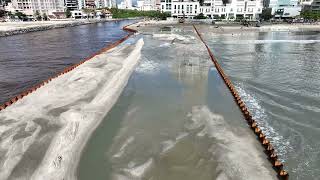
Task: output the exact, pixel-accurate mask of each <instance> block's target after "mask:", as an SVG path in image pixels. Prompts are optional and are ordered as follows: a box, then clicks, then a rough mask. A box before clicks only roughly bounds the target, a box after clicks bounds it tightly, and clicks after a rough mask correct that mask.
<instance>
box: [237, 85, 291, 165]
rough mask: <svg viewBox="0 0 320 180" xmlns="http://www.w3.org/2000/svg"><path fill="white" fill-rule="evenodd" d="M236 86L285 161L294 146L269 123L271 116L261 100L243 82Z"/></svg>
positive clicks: (280, 157)
mask: <svg viewBox="0 0 320 180" xmlns="http://www.w3.org/2000/svg"><path fill="white" fill-rule="evenodd" d="M235 87H236V89H237V91H238V93H239V95H240V96H241V98H242V100H243V101H244V102H245V104H246V105H247V106H248V108H249V109H250V111H251V113H252V116H253V118H254V119H255V120H256V121H257V122H258V124H259V127H260V129H261V130H262V132H263V133H264V134H265V135H266V137H267V138H268V139H269V140H270V142H271V143H272V145H274V147H275V149H276V151H277V153H278V155H279V160H281V161H282V162H283V161H284V158H285V157H286V154H287V152H288V150H289V149H291V148H292V146H291V145H290V142H289V141H288V140H286V139H285V138H284V137H283V136H281V135H280V134H279V133H277V132H276V131H275V130H274V128H273V127H272V126H271V125H270V124H269V123H268V118H269V117H268V115H267V113H266V112H265V109H264V108H263V107H262V106H261V105H260V103H259V101H258V100H257V99H256V98H255V97H254V96H253V95H251V94H250V93H248V92H247V91H246V90H245V88H243V87H242V85H241V84H236V85H235Z"/></svg>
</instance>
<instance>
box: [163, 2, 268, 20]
mask: <svg viewBox="0 0 320 180" xmlns="http://www.w3.org/2000/svg"><path fill="white" fill-rule="evenodd" d="M160 7H161V11H163V12H169V13H171V16H172V17H175V18H181V17H186V18H193V17H194V16H196V15H199V14H200V13H202V14H203V15H205V16H207V17H208V18H212V19H229V20H234V19H243V18H246V19H256V18H258V17H259V15H260V14H261V13H262V9H263V2H262V0H205V1H204V2H203V4H202V5H200V3H199V1H196V0H184V1H182V0H161V6H160Z"/></svg>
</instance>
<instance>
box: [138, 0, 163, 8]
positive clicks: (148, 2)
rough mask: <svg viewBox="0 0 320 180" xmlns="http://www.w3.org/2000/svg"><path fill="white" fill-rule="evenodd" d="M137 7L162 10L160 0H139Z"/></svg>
mask: <svg viewBox="0 0 320 180" xmlns="http://www.w3.org/2000/svg"><path fill="white" fill-rule="evenodd" d="M137 9H138V10H140V11H151V10H160V0H138V1H137Z"/></svg>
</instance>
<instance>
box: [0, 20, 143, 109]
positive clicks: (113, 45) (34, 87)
mask: <svg viewBox="0 0 320 180" xmlns="http://www.w3.org/2000/svg"><path fill="white" fill-rule="evenodd" d="M135 23H137V22H135ZM135 23H132V24H129V25H126V26H123V27H122V29H123V30H124V31H127V32H129V34H127V35H126V36H124V37H123V38H121V39H119V40H117V41H116V42H114V43H112V44H110V45H107V46H106V47H104V48H102V49H100V50H99V51H97V52H95V53H94V54H92V55H91V56H89V57H87V58H85V59H84V60H82V61H80V62H79V63H77V64H74V65H71V66H69V67H66V68H65V69H63V70H62V71H61V72H58V73H57V74H55V75H53V76H52V77H49V78H48V79H46V80H44V81H41V82H40V83H39V84H36V85H35V86H33V87H31V88H29V89H27V90H25V91H23V92H21V93H20V94H18V95H17V96H15V97H13V98H11V99H10V100H9V101H7V102H5V103H3V104H0V111H2V110H4V109H6V108H7V107H9V106H11V105H12V104H14V103H16V102H17V101H19V100H21V99H22V98H23V97H25V96H27V95H29V94H31V93H33V92H35V91H36V90H37V89H39V88H41V87H42V86H44V85H45V84H48V83H49V82H50V81H52V80H53V79H55V78H57V77H59V76H61V75H64V74H66V73H68V72H70V71H72V70H74V69H75V68H77V67H78V66H80V65H81V64H83V63H85V62H87V61H89V60H92V58H94V57H95V56H97V55H100V54H102V53H104V52H107V51H108V50H110V49H112V48H114V47H116V46H118V45H119V44H121V43H122V42H124V41H125V40H127V39H128V38H129V37H130V36H132V35H133V34H134V33H136V32H137V30H134V29H130V28H128V27H129V26H131V25H133V24H135Z"/></svg>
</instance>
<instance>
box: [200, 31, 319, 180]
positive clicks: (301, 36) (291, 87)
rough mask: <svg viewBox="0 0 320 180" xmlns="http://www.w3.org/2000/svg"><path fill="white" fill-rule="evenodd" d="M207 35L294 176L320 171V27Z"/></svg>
mask: <svg viewBox="0 0 320 180" xmlns="http://www.w3.org/2000/svg"><path fill="white" fill-rule="evenodd" d="M200 28H201V32H202V33H203V35H204V37H205V40H206V41H207V42H208V45H209V46H210V48H211V49H212V51H213V52H214V53H215V55H216V56H217V59H218V60H219V62H220V64H221V65H222V67H223V69H224V70H225V72H226V74H228V75H229V77H230V78H231V80H232V82H233V83H234V84H235V85H236V88H237V90H238V91H239V93H240V94H241V96H242V98H243V99H244V101H245V103H246V104H247V105H248V106H249V109H250V110H251V111H252V112H253V115H254V117H255V118H256V119H257V120H258V122H259V124H260V125H261V126H262V127H263V131H264V132H265V133H266V134H267V136H268V137H269V138H270V139H271V141H272V143H273V145H275V146H276V149H277V151H278V153H279V154H280V158H281V159H282V160H284V161H285V162H286V165H287V166H286V168H287V169H288V171H289V172H290V173H291V178H292V179H303V180H305V179H310V180H311V179H318V178H319V176H320V168H319V167H320V141H319V139H318V138H319V137H320V119H319V117H320V116H319V115H320V94H319V92H320V76H319V75H320V51H319V48H320V32H260V33H259V32H252V33H245V32H233V34H232V33H223V32H221V33H210V32H212V30H210V29H208V28H207V27H200Z"/></svg>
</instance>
